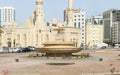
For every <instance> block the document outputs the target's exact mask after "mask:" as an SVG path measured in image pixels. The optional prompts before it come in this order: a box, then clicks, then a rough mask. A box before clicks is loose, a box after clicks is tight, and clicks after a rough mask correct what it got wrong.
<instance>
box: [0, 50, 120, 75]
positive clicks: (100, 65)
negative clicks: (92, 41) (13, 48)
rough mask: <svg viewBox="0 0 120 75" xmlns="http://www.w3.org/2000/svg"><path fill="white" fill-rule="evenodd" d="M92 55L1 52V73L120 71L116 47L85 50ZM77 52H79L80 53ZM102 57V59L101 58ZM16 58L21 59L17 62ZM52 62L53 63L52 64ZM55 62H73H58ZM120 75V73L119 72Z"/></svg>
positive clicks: (88, 74)
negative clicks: (38, 55)
mask: <svg viewBox="0 0 120 75" xmlns="http://www.w3.org/2000/svg"><path fill="white" fill-rule="evenodd" d="M80 53H89V54H90V55H91V56H92V57H90V58H81V59H75V58H74V59H61V58H56V59H54V58H50V59H46V58H27V56H28V55H29V54H31V53H5V54H0V74H1V75H3V74H4V73H6V75H100V74H101V75H105V74H106V73H107V74H110V70H111V69H113V68H115V70H114V71H115V72H116V73H119V72H120V56H119V54H120V51H119V50H115V49H111V50H110V49H109V50H108V49H104V50H84V51H82V52H80ZM80 53H77V54H80ZM100 58H102V59H103V60H102V61H99V59H100ZM15 59H19V62H16V61H15ZM51 63H52V64H51ZM53 63H72V64H67V65H66V64H62V65H61V64H59V65H58V64H57V65H53ZM119 75H120V73H119Z"/></svg>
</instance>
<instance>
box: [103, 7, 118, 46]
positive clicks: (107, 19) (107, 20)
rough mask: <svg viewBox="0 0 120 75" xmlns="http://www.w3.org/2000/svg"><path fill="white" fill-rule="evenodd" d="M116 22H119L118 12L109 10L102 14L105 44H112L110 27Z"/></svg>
mask: <svg viewBox="0 0 120 75" xmlns="http://www.w3.org/2000/svg"><path fill="white" fill-rule="evenodd" d="M118 21H120V10H117V9H110V10H107V11H105V12H104V13H103V24H104V42H105V43H108V44H112V26H113V23H114V22H118Z"/></svg>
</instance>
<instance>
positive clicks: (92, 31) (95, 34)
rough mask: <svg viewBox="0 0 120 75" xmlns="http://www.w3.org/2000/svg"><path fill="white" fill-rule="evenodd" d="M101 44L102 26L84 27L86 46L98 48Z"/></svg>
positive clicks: (88, 25) (89, 25) (90, 25)
mask: <svg viewBox="0 0 120 75" xmlns="http://www.w3.org/2000/svg"><path fill="white" fill-rule="evenodd" d="M102 43H103V25H93V24H87V25H86V45H88V46H95V45H96V46H98V45H100V44H102Z"/></svg>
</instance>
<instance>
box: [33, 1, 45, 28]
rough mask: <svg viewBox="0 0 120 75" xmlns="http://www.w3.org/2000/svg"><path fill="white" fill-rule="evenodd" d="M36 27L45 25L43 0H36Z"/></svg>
mask: <svg viewBox="0 0 120 75" xmlns="http://www.w3.org/2000/svg"><path fill="white" fill-rule="evenodd" d="M35 26H36V27H43V26H45V17H44V12H43V0H36V21H35Z"/></svg>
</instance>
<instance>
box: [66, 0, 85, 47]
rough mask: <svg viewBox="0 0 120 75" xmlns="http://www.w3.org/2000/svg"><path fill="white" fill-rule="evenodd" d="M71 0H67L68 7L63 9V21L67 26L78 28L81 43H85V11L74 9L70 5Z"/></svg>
mask: <svg viewBox="0 0 120 75" xmlns="http://www.w3.org/2000/svg"><path fill="white" fill-rule="evenodd" d="M72 1H73V0H69V4H68V8H67V9H66V10H64V21H65V22H66V23H67V26H68V27H74V28H80V29H81V31H80V32H81V36H80V38H81V39H82V40H81V41H82V44H84V45H85V39H86V36H85V35H86V32H85V29H86V26H85V11H83V10H79V9H75V8H73V5H72Z"/></svg>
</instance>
